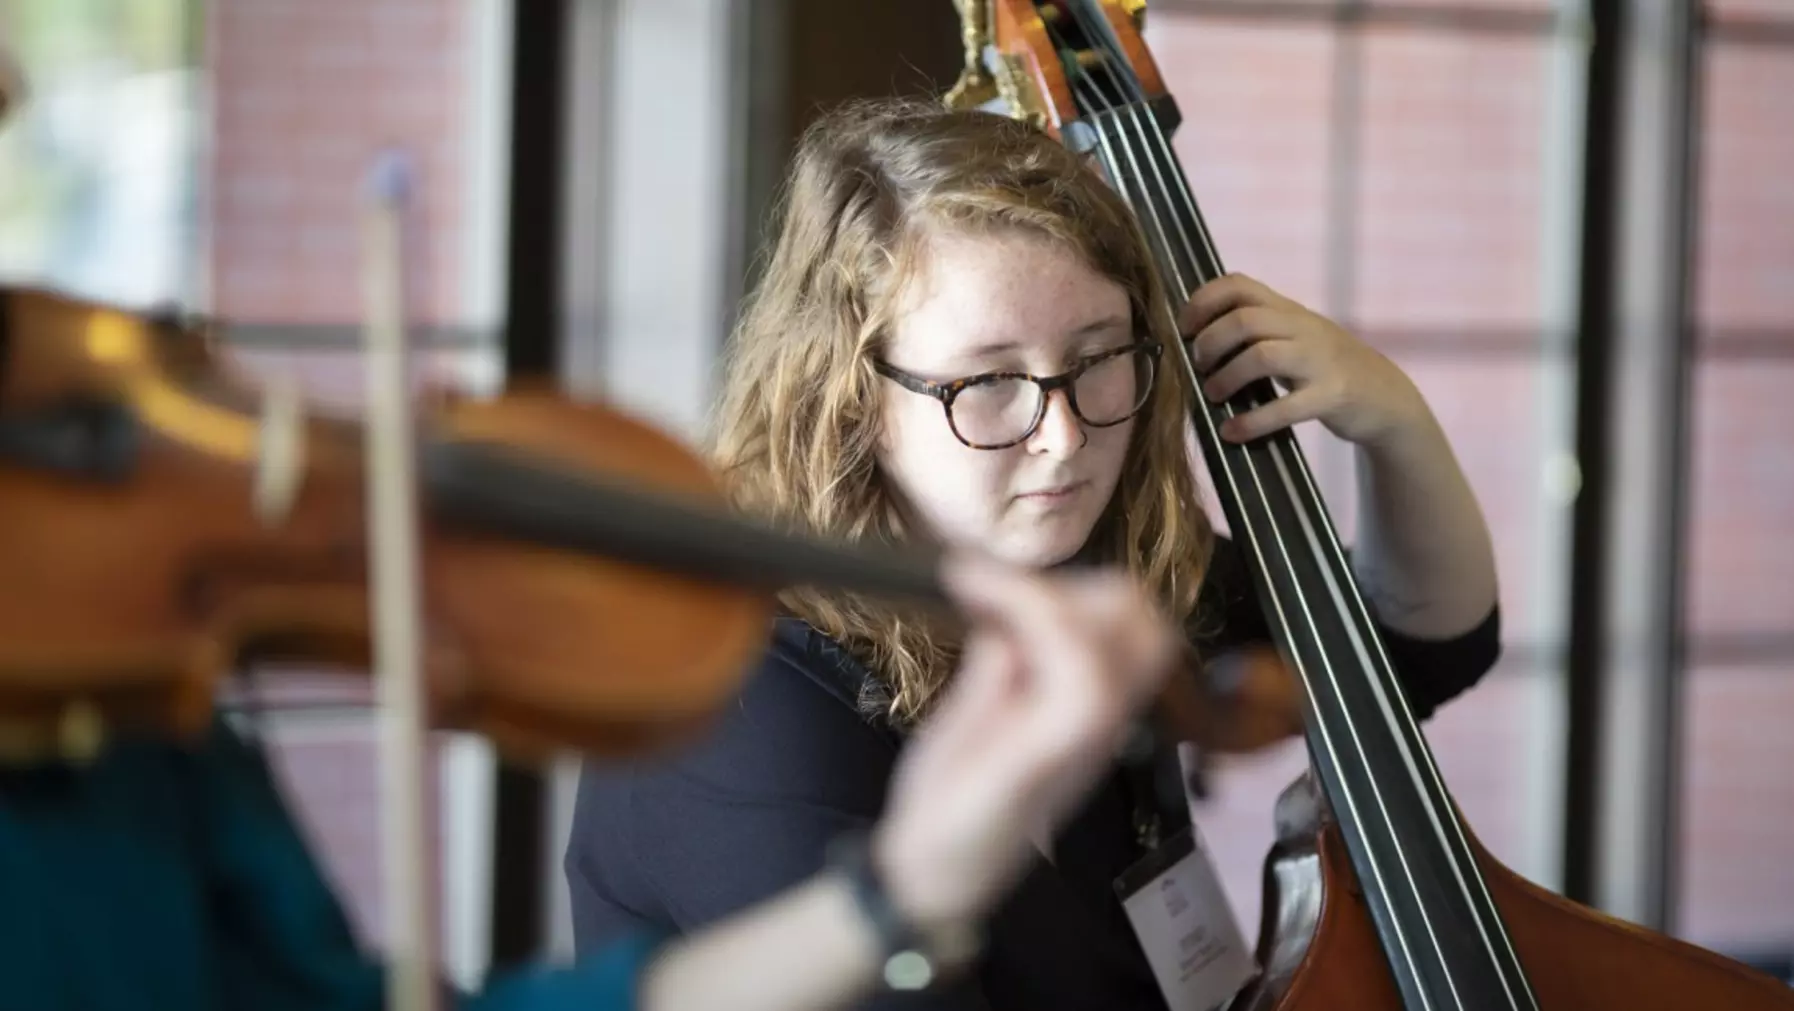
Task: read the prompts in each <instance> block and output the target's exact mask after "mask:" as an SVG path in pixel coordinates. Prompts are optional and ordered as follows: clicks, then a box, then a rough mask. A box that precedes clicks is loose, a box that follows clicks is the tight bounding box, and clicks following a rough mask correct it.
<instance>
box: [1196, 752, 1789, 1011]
mask: <svg viewBox="0 0 1794 1011" xmlns="http://www.w3.org/2000/svg"><path fill="white" fill-rule="evenodd" d="M1320 812H1321V806H1320V801H1319V799H1318V797H1316V796H1315V791H1314V785H1313V781H1312V780H1311V779H1309V778H1308V777H1306V776H1305V777H1303V778H1302V779H1300V780H1297V781H1296V782H1295V783H1294V784H1292V785H1291V786H1290V787H1289V789H1288V790H1286V791H1285V792H1284V795H1283V797H1282V798H1281V799H1280V800H1279V802H1278V812H1277V815H1278V833H1277V835H1278V838H1277V841H1276V843H1275V844H1274V845H1273V847H1272V849H1271V852H1270V855H1269V856H1267V857H1266V858H1265V867H1264V906H1263V909H1264V913H1263V915H1262V917H1261V919H1260V934H1259V939H1258V959H1259V965H1260V966H1261V967H1262V973H1261V975H1260V976H1259V978H1258V979H1256V980H1255V981H1254V982H1253V983H1252V984H1251V985H1250V986H1249V987H1248V988H1247V989H1246V990H1244V991H1242V992H1241V993H1240V994H1239V995H1238V996H1237V997H1235V998H1234V1000H1233V1002H1232V1003H1230V1004H1229V1005H1228V1006H1227V1011H1321V1009H1334V1008H1351V1009H1353V1011H1358V1009H1362V1011H1402V1002H1401V996H1400V994H1398V993H1397V992H1396V989H1395V985H1394V983H1393V982H1392V981H1391V979H1390V977H1389V973H1388V972H1387V971H1386V970H1385V969H1384V957H1383V949H1382V947H1381V946H1380V945H1379V943H1378V940H1377V935H1376V931H1375V930H1374V929H1373V928H1372V926H1371V918H1370V910H1369V908H1368V907H1367V906H1366V905H1365V902H1364V894H1363V890H1362V889H1361V888H1359V886H1358V879H1357V876H1356V875H1355V874H1354V873H1353V872H1352V867H1351V862H1350V861H1349V860H1348V859H1347V856H1346V852H1345V845H1344V843H1343V842H1342V841H1341V839H1340V835H1339V827H1338V826H1337V825H1335V824H1332V823H1330V822H1329V821H1328V820H1327V819H1326V818H1325V816H1324V815H1322V814H1321V813H1320ZM1470 846H1471V851H1472V852H1473V853H1474V854H1475V857H1476V861H1477V864H1478V865H1479V866H1480V867H1481V868H1482V872H1483V876H1484V879H1485V880H1486V881H1487V883H1488V886H1489V890H1490V892H1491V893H1492V894H1493V897H1494V900H1495V905H1496V907H1497V908H1499V909H1500V911H1501V916H1502V919H1503V920H1504V921H1505V922H1506V924H1507V927H1508V932H1509V935H1510V936H1511V937H1512V939H1513V943H1514V947H1515V948H1517V949H1518V951H1519V955H1520V961H1521V962H1522V963H1523V964H1524V965H1525V966H1526V971H1527V978H1528V980H1529V981H1530V982H1531V984H1532V986H1533V990H1534V993H1535V995H1536V997H1537V998H1538V1006H1539V1007H1540V1008H1542V1009H1544V1011H1559V1009H1563V1011H1570V1009H1576V1008H1589V1009H1603V1008H1616V1009H1617V1008H1624V1009H1627V1011H1697V1009H1698V1011H1705V1009H1707V1008H1713V1009H1720V1008H1725V1009H1732V1008H1736V1009H1738V1011H1782V1009H1787V1008H1794V988H1790V987H1789V986H1788V985H1787V984H1785V983H1782V982H1780V981H1778V980H1776V979H1774V978H1773V977H1771V976H1769V975H1768V974H1766V973H1762V972H1758V971H1756V970H1754V969H1752V968H1750V967H1749V966H1745V965H1741V964H1739V963H1738V962H1736V961H1733V960H1732V959H1729V958H1724V957H1722V956H1720V955H1717V954H1714V953H1713V952H1711V951H1708V950H1707V949H1705V948H1701V947H1698V946H1696V945H1693V944H1689V943H1687V942H1685V941H1680V940H1677V939H1675V938H1672V937H1666V936H1664V935H1663V934H1659V933H1656V932H1654V931H1650V930H1645V929H1643V928H1642V927H1639V926H1637V925H1636V924H1632V923H1628V922H1626V921H1625V920H1621V919H1617V918H1615V917H1612V916H1608V915H1606V914H1604V913H1602V912H1600V911H1598V910H1594V909H1590V908H1589V907H1587V906H1584V905H1581V904H1578V903H1575V902H1571V901H1570V900H1568V899H1566V898H1564V897H1563V896H1561V895H1558V894H1557V893H1555V892H1552V891H1550V890H1548V889H1545V888H1542V887H1540V886H1539V885H1537V884H1534V883H1533V882H1531V881H1529V880H1527V879H1526V878H1524V877H1522V876H1520V875H1519V874H1516V873H1515V872H1514V871H1513V870H1512V869H1510V868H1508V867H1507V866H1506V865H1505V864H1503V863H1501V862H1500V861H1499V860H1497V859H1496V858H1495V857H1494V856H1493V855H1492V854H1491V853H1489V851H1488V850H1487V849H1486V848H1484V847H1483V845H1482V843H1481V842H1480V841H1479V840H1477V839H1476V837H1475V835H1474V834H1471V838H1470Z"/></svg>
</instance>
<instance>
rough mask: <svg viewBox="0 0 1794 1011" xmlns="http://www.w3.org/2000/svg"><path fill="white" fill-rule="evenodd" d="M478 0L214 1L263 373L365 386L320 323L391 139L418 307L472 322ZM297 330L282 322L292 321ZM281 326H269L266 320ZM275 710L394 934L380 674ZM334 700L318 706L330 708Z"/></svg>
mask: <svg viewBox="0 0 1794 1011" xmlns="http://www.w3.org/2000/svg"><path fill="white" fill-rule="evenodd" d="M468 7H469V5H468V4H467V3H466V2H465V0H353V2H351V0H320V2H307V3H294V2H288V0H230V2H229V3H218V4H208V5H207V9H208V11H209V12H210V14H209V16H210V23H209V29H210V32H211V39H210V43H211V44H210V52H209V54H208V61H209V70H210V73H211V78H212V85H213V103H214V104H213V109H214V112H213V115H214V132H213V136H212V151H211V157H210V164H209V165H208V166H207V171H208V173H209V175H210V176H211V179H210V186H209V198H210V199H209V200H208V203H207V214H208V216H209V218H210V227H211V263H210V278H211V285H212V291H211V295H212V303H213V306H214V308H216V309H217V310H218V311H219V312H220V313H222V314H223V315H224V316H226V317H228V318H230V319H231V320H232V321H233V322H237V323H248V324H271V325H274V328H275V329H274V330H273V331H272V332H274V333H275V334H276V338H275V339H276V343H275V344H274V345H272V346H255V347H240V348H237V349H235V350H234V353H233V355H232V358H233V362H234V364H236V365H237V366H239V367H241V368H243V369H245V370H247V371H248V372H249V373H250V374H251V375H254V376H272V375H276V374H279V375H286V376H294V377H297V378H298V379H300V380H301V381H302V382H303V384H304V385H305V387H306V388H307V389H308V390H309V391H310V393H311V394H312V395H313V396H314V397H317V398H318V399H320V400H322V401H326V402H328V403H330V404H332V405H334V406H339V407H356V406H358V405H359V404H360V403H361V401H362V385H363V383H362V375H361V371H360V370H361V367H362V366H361V362H360V360H359V358H358V357H357V356H356V355H354V354H353V353H352V352H348V351H344V350H341V349H336V350H331V349H319V348H308V347H306V346H305V342H306V341H307V340H308V339H312V338H314V337H315V336H316V335H317V333H318V331H317V329H316V328H318V327H320V326H331V327H334V328H335V329H336V330H337V332H339V333H341V332H342V329H341V328H342V327H343V326H345V325H347V326H349V327H350V328H351V329H349V330H348V331H347V332H348V333H350V334H353V333H354V330H353V329H352V327H353V325H354V324H356V323H358V322H359V321H360V319H361V314H362V310H361V305H362V301H361V275H360V269H361V245H360V241H361V240H360V233H359V230H358V229H359V225H358V221H357V217H356V215H357V211H358V204H357V201H358V199H359V187H360V185H361V181H362V179H363V176H364V174H365V172H366V171H367V169H368V166H369V165H370V164H371V162H372V160H373V159H374V158H375V157H376V156H377V155H378V153H379V152H380V151H382V150H383V149H385V148H387V147H388V146H393V145H396V146H399V147H401V148H403V149H404V150H405V151H406V152H407V153H408V154H409V156H410V157H411V159H412V162H413V166H414V168H415V170H416V173H417V179H418V181H419V189H418V191H417V195H416V200H415V202H414V215H413V219H412V221H411V225H412V235H413V238H414V239H415V240H416V241H415V242H414V244H413V246H412V249H411V256H412V259H411V261H410V267H411V270H410V277H409V278H408V282H409V283H410V284H411V285H412V289H411V295H412V298H413V305H412V310H411V319H412V320H413V321H414V322H416V323H419V324H455V323H458V322H461V320H460V319H459V317H458V315H457V313H458V311H459V304H460V303H459V297H460V292H459V290H458V287H457V282H458V279H459V277H460V273H459V271H460V267H461V260H460V257H461V253H462V249H461V242H462V239H463V235H464V231H465V229H464V216H465V213H466V207H465V198H464V195H463V184H464V175H465V172H466V170H467V168H466V165H465V164H464V162H465V158H464V154H463V150H462V144H463V142H464V139H465V137H466V132H465V131H466V129H467V127H466V124H467V122H468V121H469V117H468V114H467V109H466V102H467V100H468V99H467V96H466V94H465V92H466V90H467V82H466V79H467V73H466V67H467V59H466V57H465V55H464V50H465V48H466V47H465V45H464V31H465V28H466V25H465V21H466V12H467V10H468ZM283 328H284V329H285V330H286V336H285V337H284V338H283V337H280V336H279V334H280V330H281V329H283ZM260 329H262V330H263V332H269V328H268V327H266V326H264V327H262V328H260ZM492 357H493V353H492V351H491V350H490V349H481V348H474V349H471V350H465V351H456V352H444V351H432V352H427V353H423V354H420V355H419V357H418V366H419V370H418V371H419V377H418V378H419V380H420V381H422V380H423V379H425V378H428V379H429V380H430V381H432V382H436V383H443V382H448V383H452V382H455V381H456V378H457V377H458V376H460V375H463V374H470V373H469V372H468V367H469V366H470V365H479V364H490V359H491V358H492ZM276 699H277V700H278V701H279V702H281V703H283V704H284V705H286V706H288V707H289V709H288V711H287V713H286V715H284V716H282V715H276V716H275V717H274V718H273V719H272V721H271V723H270V735H269V736H270V740H271V744H272V748H273V752H274V756H275V760H276V764H277V767H278V768H279V770H280V771H281V774H282V775H283V777H284V778H285V781H286V783H287V786H288V788H289V789H290V791H291V794H292V799H293V802H294V805H295V807H296V809H297V811H298V813H299V816H300V818H301V821H302V823H303V825H304V827H305V829H306V831H307V832H308V834H309V835H310V837H311V838H312V840H313V841H314V843H315V845H316V846H317V850H318V853H319V856H320V859H322V860H323V862H324V863H325V865H326V868H327V871H328V873H329V874H330V875H331V877H332V880H333V881H334V882H335V884H336V885H337V886H338V889H339V894H340V895H341V897H342V899H343V901H344V903H345V905H346V906H347V907H348V909H349V912H350V914H351V917H352V919H353V920H354V922H355V924H356V926H357V928H358V930H359V931H360V933H361V935H362V936H363V937H364V938H365V939H366V940H367V941H369V942H370V943H373V944H376V945H377V944H379V942H380V940H381V938H382V937H383V936H384V930H383V925H382V910H383V906H382V901H381V887H382V879H381V874H380V864H381V856H380V845H381V843H380V834H379V833H380V830H381V826H380V797H379V793H378V784H379V775H378V771H377V755H378V749H377V747H376V746H375V738H374V733H373V727H372V725H371V721H370V720H369V718H368V710H367V706H369V705H370V704H371V693H370V692H369V691H368V689H367V685H366V683H365V680H363V679H359V678H357V679H353V680H350V679H343V678H340V677H337V676H332V675H331V674H330V672H321V673H320V674H319V676H317V677H315V678H304V679H301V680H300V681H299V682H297V683H294V682H291V681H289V682H286V683H285V690H284V691H281V692H279V693H278V694H277V695H276ZM320 705H324V706H329V707H330V708H328V709H327V710H323V711H319V710H317V709H316V708H315V707H317V706H320Z"/></svg>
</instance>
